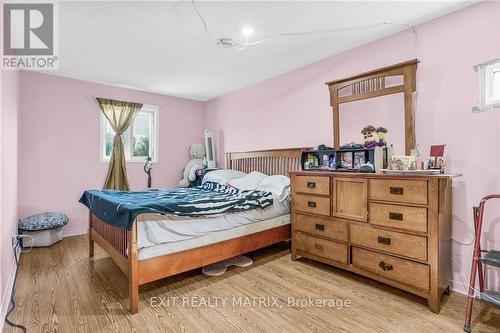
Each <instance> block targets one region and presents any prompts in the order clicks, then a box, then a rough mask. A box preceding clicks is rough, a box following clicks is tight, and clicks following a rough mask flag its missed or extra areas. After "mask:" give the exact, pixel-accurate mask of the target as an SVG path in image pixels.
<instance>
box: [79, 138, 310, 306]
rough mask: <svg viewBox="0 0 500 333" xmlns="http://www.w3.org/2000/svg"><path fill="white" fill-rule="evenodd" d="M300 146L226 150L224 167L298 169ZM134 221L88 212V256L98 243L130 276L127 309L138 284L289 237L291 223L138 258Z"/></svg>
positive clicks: (136, 298)
mask: <svg viewBox="0 0 500 333" xmlns="http://www.w3.org/2000/svg"><path fill="white" fill-rule="evenodd" d="M301 152H302V148H292V149H276V150H264V151H252V152H238V153H227V154H226V168H227V169H233V170H240V171H244V172H250V171H260V172H263V173H266V174H268V175H276V174H282V175H286V174H287V173H288V172H289V171H295V170H300V156H301ZM137 223H138V221H137V220H135V221H134V223H133V226H132V229H131V230H125V229H121V228H118V227H115V226H112V225H109V224H106V223H104V222H103V221H101V220H100V219H98V218H97V217H96V216H95V215H94V214H92V212H90V213H89V256H90V257H93V255H94V242H96V243H97V244H99V245H100V246H101V247H102V248H103V249H104V250H105V251H106V252H107V253H108V254H109V256H110V257H111V259H112V260H113V261H114V262H115V263H116V265H117V266H118V267H119V268H120V269H121V271H122V272H123V273H124V274H125V275H126V276H127V277H128V279H129V288H130V312H131V313H132V314H134V313H137V312H138V306H139V285H142V284H146V283H148V282H152V281H155V280H159V279H162V278H165V277H168V276H172V275H175V274H178V273H182V272H186V271H189V270H192V269H195V268H199V267H202V266H205V265H208V264H212V263H214V262H218V261H221V260H224V259H227V258H231V257H234V256H237V255H240V254H243V253H247V252H251V251H254V250H257V249H260V248H263V247H266V246H269V245H272V244H275V243H278V242H281V241H284V240H288V239H290V225H285V226H279V227H275V228H272V229H268V230H264V231H261V232H257V233H253V234H250V235H245V236H241V237H238V238H233V239H229V240H226V241H222V242H218V243H214V244H209V245H205V246H201V247H197V248H193V249H189V250H185V251H181V252H177V253H172V254H167V255H163V256H159V257H153V258H149V259H145V260H138V250H137Z"/></svg>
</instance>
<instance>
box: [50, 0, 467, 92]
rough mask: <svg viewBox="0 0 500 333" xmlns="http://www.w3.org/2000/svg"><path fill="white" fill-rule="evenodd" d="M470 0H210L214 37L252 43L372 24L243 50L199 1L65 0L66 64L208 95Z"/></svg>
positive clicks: (219, 30)
mask: <svg viewBox="0 0 500 333" xmlns="http://www.w3.org/2000/svg"><path fill="white" fill-rule="evenodd" d="M470 4H472V2H468V1H411V2H408V1H401V2H390V1H387V2H378V1H357V2H351V1H342V2H308V1H301V2H298V1H297V2H295V1H291V2H282V1H281V2H278V1H272V2H271V1H269V2H260V1H259V2H258V1H247V2H208V1H197V2H196V5H197V7H198V9H199V11H200V13H201V14H202V15H203V17H204V18H205V20H206V23H207V27H208V29H209V31H210V33H211V34H212V35H214V36H216V37H230V38H233V39H235V40H241V38H242V37H241V28H242V27H243V26H245V25H248V26H251V27H253V29H254V30H255V33H254V35H253V36H252V37H251V38H250V41H253V40H259V39H263V38H266V37H268V36H270V35H273V34H279V33H288V32H304V31H315V30H323V29H339V28H340V29H342V28H348V27H360V26H367V25H373V24H378V23H382V22H393V23H398V24H404V25H380V26H373V27H370V28H365V29H357V30H350V31H342V32H334V33H329V34H316V35H308V36H295V37H277V38H274V39H272V40H270V41H268V42H265V43H261V44H259V45H255V46H248V47H247V48H246V49H244V50H238V49H235V48H223V47H220V46H216V45H214V43H213V42H212V41H211V40H210V38H209V37H208V36H207V35H206V33H205V31H204V28H203V24H202V22H201V20H200V18H199V17H198V16H197V15H196V12H195V11H194V9H193V5H192V3H191V1H189V0H187V1H176V2H159V1H153V2H146V1H135V2H90V1H88V2H87V1H82V2H61V3H60V7H59V16H60V26H59V31H60V57H59V59H60V68H59V71H57V72H49V74H56V75H61V76H65V77H70V78H76V79H81V80H87V81H93V82H100V83H105V84H111V85H116V86H122V87H128V88H134V89H139V90H144V91H149V92H155V93H160V94H163V95H170V96H178V97H184V98H188V99H193V100H199V101H206V100H209V99H212V98H214V97H217V96H221V95H224V94H226V93H229V92H231V91H234V90H237V89H239V88H243V87H245V86H249V85H251V84H254V83H257V82H260V81H263V80H265V79H268V78H271V77H273V76H276V75H278V74H281V73H284V72H287V71H290V70H292V69H295V68H298V67H301V66H304V65H306V64H309V63H312V62H315V61H318V60H320V59H324V58H327V57H329V56H332V55H335V54H338V53H340V52H342V51H345V50H347V49H351V48H354V47H356V46H359V45H362V44H365V43H368V42H371V41H373V40H376V39H379V38H381V37H384V36H386V35H389V34H392V33H395V32H397V31H400V30H404V29H406V28H407V27H408V26H412V25H417V24H420V23H422V22H425V21H427V20H430V19H433V18H436V17H439V16H441V15H445V14H447V13H450V12H452V11H455V10H457V9H460V8H464V7H466V6H468V5H470Z"/></svg>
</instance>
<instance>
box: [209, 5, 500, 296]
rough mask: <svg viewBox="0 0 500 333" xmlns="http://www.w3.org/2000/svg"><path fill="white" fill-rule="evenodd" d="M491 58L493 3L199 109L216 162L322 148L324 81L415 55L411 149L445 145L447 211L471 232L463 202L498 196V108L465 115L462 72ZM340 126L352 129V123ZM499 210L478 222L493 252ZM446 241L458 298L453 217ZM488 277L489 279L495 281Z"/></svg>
mask: <svg viewBox="0 0 500 333" xmlns="http://www.w3.org/2000/svg"><path fill="white" fill-rule="evenodd" d="M311 52H314V50H311ZM499 55H500V3H498V2H486V3H481V4H478V5H475V6H472V7H469V8H467V9H465V10H461V11H459V12H456V13H453V14H450V15H448V16H445V17H442V18H439V19H436V20H434V21H431V22H428V23H426V24H423V25H421V26H418V27H417V28H416V33H413V32H412V31H404V32H401V33H398V34H395V35H392V36H389V37H387V38H384V39H381V40H378V41H376V42H374V43H371V44H368V45H365V46H362V47H359V48H356V49H354V50H350V51H347V52H345V53H342V54H340V55H337V56H334V57H331V58H328V59H325V60H323V61H320V62H317V63H314V64H311V65H308V66H305V67H302V68H300V69H297V70H294V71H291V72H288V73H286V74H283V75H280V76H278V77H275V78H273V79H270V80H267V81H264V82H262V83H259V84H256V85H254V86H251V87H248V88H245V89H242V90H239V91H236V92H234V93H231V94H228V95H225V96H222V97H219V98H216V99H213V100H211V101H209V102H208V103H207V105H206V118H207V127H208V128H212V129H213V130H214V132H215V133H216V134H217V135H218V137H217V138H216V140H217V141H216V142H217V144H218V148H219V149H218V150H217V152H218V161H219V163H221V162H223V155H222V153H223V152H224V151H241V150H253V149H266V148H283V147H303V146H315V145H318V144H320V143H327V144H330V143H331V142H332V140H333V139H332V138H333V135H332V116H331V109H330V106H329V96H328V95H329V94H328V89H327V88H326V87H325V85H324V82H326V81H329V80H333V79H338V78H342V77H345V76H349V75H353V74H356V73H359V72H363V71H367V70H370V69H373V68H377V67H382V66H386V65H390V64H393V63H397V62H401V61H406V60H410V59H413V58H418V59H419V60H420V64H419V68H418V73H417V75H418V78H417V81H418V93H417V107H416V120H415V121H416V138H417V143H418V144H419V145H420V151H421V152H423V153H427V152H428V150H429V146H430V145H431V144H433V143H446V144H447V147H446V150H447V154H448V155H449V171H450V172H454V173H463V174H464V176H463V177H461V178H458V179H456V180H455V181H454V200H453V204H454V207H453V213H454V214H455V215H456V216H457V217H458V218H460V219H462V220H464V221H466V222H467V224H468V225H469V226H471V225H472V219H471V212H472V206H473V205H474V204H477V202H478V201H479V200H480V198H481V197H482V196H484V195H485V194H487V193H492V192H500V168H499V167H498V165H499V163H500V151H499V149H498V146H499V145H500V138H499V135H500V134H499V133H500V112H498V111H497V112H488V113H472V112H471V107H472V106H473V105H476V103H477V96H478V93H477V79H476V75H475V73H474V71H473V69H472V66H473V65H476V64H478V63H481V62H484V61H487V60H490V59H493V58H497V57H499ZM379 125H384V124H379ZM387 126H388V127H390V126H392V124H387ZM352 127H354V128H355V130H353V129H352ZM342 128H343V129H344V130H346V131H357V130H358V128H359V124H358V123H356V124H352V123H351V124H350V123H347V124H342ZM499 213H500V209H497V210H495V211H490V214H487V215H488V216H487V223H486V226H485V231H486V240H485V245H488V246H495V247H496V248H497V249H498V248H500V218H499V217H498V216H499ZM453 239H454V242H453V259H454V263H453V267H452V269H453V271H454V274H453V280H454V281H453V288H454V289H455V290H457V291H460V292H463V291H464V289H463V285H462V280H461V278H464V276H461V273H460V268H459V266H460V267H461V268H462V269H464V270H465V271H466V276H468V275H469V273H468V272H467V271H468V270H469V267H470V258H471V252H472V247H471V245H470V241H471V234H470V232H469V231H467V228H466V227H464V226H463V225H462V224H461V223H460V222H458V220H457V219H456V218H455V219H454V221H453ZM494 274H495V273H494V272H493V271H491V272H490V274H489V275H490V278H493V279H492V281H491V282H493V283H495V281H497V282H496V283H497V284H498V281H499V276H498V275H497V276H496V277H494V276H493V275H494ZM496 274H500V273H498V272H497V273H496Z"/></svg>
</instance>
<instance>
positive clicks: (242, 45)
mask: <svg viewBox="0 0 500 333" xmlns="http://www.w3.org/2000/svg"><path fill="white" fill-rule="evenodd" d="M191 4H192V6H193V9H194V11H195V12H196V14H197V15H198V17H199V18H200V21H201V23H202V24H203V28H204V29H205V33H206V34H207V35H208V37H209V38H210V39H211V40H212V41H214V42H215V44H216V45H222V46H226V47H235V48H237V49H239V50H244V49H245V48H246V47H247V46H253V45H258V44H261V43H264V42H267V41H270V40H272V39H274V38H280V37H298V36H312V35H322V34H331V33H335V32H344V31H356V30H364V29H368V28H374V27H379V26H386V25H391V26H399V27H404V28H413V26H412V25H409V24H403V23H394V22H387V21H385V22H380V23H374V24H368V25H362V26H354V27H345V28H335V29H323V30H311V31H299V32H282V33H278V34H272V35H269V36H268V37H266V38H263V39H260V40H257V41H253V42H249V40H248V36H246V38H245V42H244V43H233V42H232V40H231V41H230V43H227V44H226V42H225V38H218V37H215V36H214V35H212V34H211V33H210V31H209V30H208V26H207V22H206V21H205V18H204V17H203V15H201V13H200V11H199V10H198V7H197V6H196V3H195V0H191Z"/></svg>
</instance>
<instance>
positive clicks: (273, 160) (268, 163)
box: [226, 148, 305, 175]
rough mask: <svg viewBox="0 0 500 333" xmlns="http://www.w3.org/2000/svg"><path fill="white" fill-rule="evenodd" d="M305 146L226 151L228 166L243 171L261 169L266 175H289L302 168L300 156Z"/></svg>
mask: <svg viewBox="0 0 500 333" xmlns="http://www.w3.org/2000/svg"><path fill="white" fill-rule="evenodd" d="M304 149H305V148H286V149H272V150H260V151H248V152H234V153H226V168H227V169H233V170H239V171H243V172H247V173H248V172H251V171H259V172H262V173H265V174H266V175H287V173H288V172H289V171H296V170H300V169H301V166H300V156H301V153H302V150H304Z"/></svg>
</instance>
